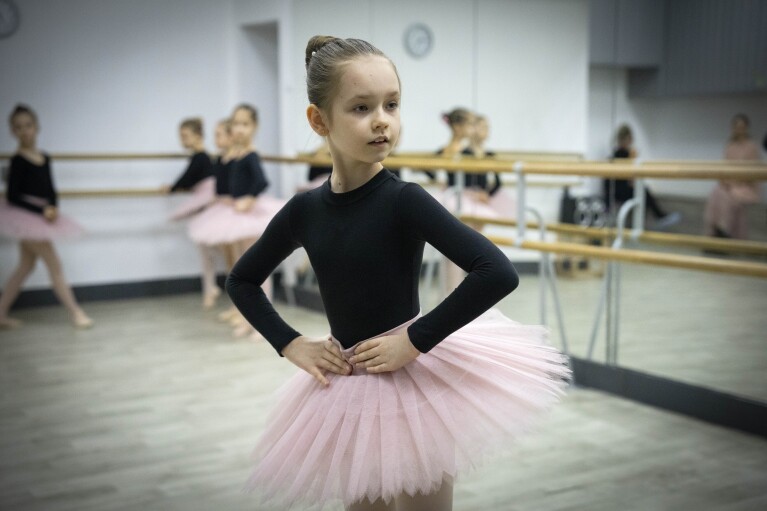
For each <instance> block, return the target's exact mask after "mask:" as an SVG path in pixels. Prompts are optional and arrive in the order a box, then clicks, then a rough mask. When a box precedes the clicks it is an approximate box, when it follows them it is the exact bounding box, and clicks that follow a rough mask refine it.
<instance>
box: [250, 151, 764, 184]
mask: <svg viewBox="0 0 767 511" xmlns="http://www.w3.org/2000/svg"><path fill="white" fill-rule="evenodd" d="M268 158H272V157H265V156H263V157H262V159H263V160H264V161H270V160H269V159H268ZM280 161H282V162H284V163H308V164H311V165H318V166H329V165H331V164H332V161H331V159H330V158H322V157H316V156H298V157H296V158H282V159H281V160H280ZM383 164H384V166H385V167H387V168H391V169H399V168H405V167H406V168H410V169H415V170H446V171H449V172H450V171H453V172H466V173H485V172H500V173H504V172H515V171H516V166H517V165H518V164H519V165H520V166H521V168H520V171H521V173H523V174H527V175H530V174H541V175H565V176H582V177H608V178H622V179H633V178H657V179H712V180H719V179H730V180H732V179H737V180H741V181H767V165H764V164H760V165H746V166H744V165H730V164H727V165H716V166H713V165H712V166H709V167H707V168H701V166H699V165H698V166H696V165H694V164H692V165H690V164H685V163H676V164H667V165H651V166H643V165H640V164H634V163H620V162H618V163H611V162H603V161H583V162H541V161H538V162H533V161H520V162H511V161H502V160H496V159H492V158H488V159H475V158H465V159H459V160H454V159H453V158H441V157H431V158H405V157H400V156H390V157H389V158H386V159H385V160H384V161H383Z"/></svg>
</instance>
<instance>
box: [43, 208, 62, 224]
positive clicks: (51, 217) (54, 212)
mask: <svg viewBox="0 0 767 511" xmlns="http://www.w3.org/2000/svg"><path fill="white" fill-rule="evenodd" d="M58 216H59V210H58V208H56V206H45V207H44V208H43V217H45V219H46V220H48V221H49V222H53V221H55V220H56V218H58Z"/></svg>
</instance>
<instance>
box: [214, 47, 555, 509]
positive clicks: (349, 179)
mask: <svg viewBox="0 0 767 511" xmlns="http://www.w3.org/2000/svg"><path fill="white" fill-rule="evenodd" d="M305 63H306V68H307V89H308V95H309V102H310V105H309V107H308V108H307V118H308V121H309V124H310V126H311V127H312V129H313V130H314V131H315V132H316V133H317V134H319V135H320V136H324V137H327V140H328V143H329V146H330V152H331V156H332V159H333V172H332V174H331V176H330V178H329V179H328V180H327V181H326V182H325V183H324V184H323V185H322V186H321V187H320V188H318V189H315V190H309V191H307V192H303V193H300V194H297V195H296V196H294V197H293V198H292V199H291V200H290V201H289V202H288V204H287V205H286V206H285V207H284V208H283V209H282V210H281V211H280V212H279V213H278V214H277V216H276V217H275V218H274V220H272V222H271V223H270V224H269V227H268V228H267V230H266V232H265V233H264V234H263V236H261V238H260V239H259V240H258V241H257V242H256V243H255V244H254V245H253V246H252V247H251V248H250V249H248V251H247V252H246V253H245V255H243V257H242V258H241V259H240V260H239V261H238V262H237V264H236V265H235V267H234V269H233V270H232V273H231V274H230V276H229V278H228V280H227V291H228V292H229V295H230V296H231V297H232V300H233V302H234V303H235V305H237V307H238V308H239V309H240V310H241V311H242V312H243V314H244V315H245V317H246V318H247V319H248V321H250V322H251V323H252V324H253V325H254V326H255V327H256V328H257V329H258V331H259V332H261V333H262V334H263V335H264V337H265V338H266V339H267V340H268V341H269V342H270V343H271V344H272V346H273V347H274V349H275V350H276V351H277V353H278V354H280V355H281V356H284V357H285V358H287V359H288V360H289V361H291V362H292V363H294V364H295V365H297V366H298V367H299V368H301V369H302V370H303V371H301V372H299V373H297V374H296V375H295V376H294V377H293V378H292V379H291V380H290V381H289V382H288V383H287V384H286V386H285V387H284V388H283V389H282V391H281V393H280V396H281V401H280V403H279V406H278V408H277V410H276V411H275V412H274V414H273V415H272V416H271V417H270V419H269V420H268V423H267V426H266V430H265V432H264V434H263V436H262V438H261V441H260V442H259V445H258V446H257V447H256V452H255V457H256V462H257V466H256V469H255V471H254V473H253V475H252V477H251V479H250V485H251V487H252V488H254V489H257V490H259V491H260V492H261V494H262V496H263V497H266V498H275V499H279V500H280V501H281V502H282V504H283V506H282V507H281V508H286V507H288V506H290V505H293V504H298V503H299V502H301V503H305V504H313V505H319V506H320V507H321V506H322V505H323V504H324V503H326V502H328V501H332V500H339V499H340V500H341V501H343V503H344V505H345V506H346V509H349V510H355V511H361V510H380V509H390V510H391V509H397V510H399V511H407V510H425V509H428V510H431V511H445V510H448V509H451V507H452V498H453V497H452V492H453V489H452V484H453V478H454V477H455V476H456V475H457V474H458V473H459V472H460V471H462V470H464V469H468V468H469V467H473V466H475V465H476V463H477V462H479V461H480V459H481V458H482V457H483V455H484V454H489V453H492V452H498V451H499V450H500V449H501V448H502V446H503V445H504V444H505V440H508V439H510V438H513V437H515V436H516V435H517V434H518V433H519V432H520V431H521V430H522V429H524V428H525V426H527V425H528V424H529V423H530V421H531V419H532V418H533V417H534V416H536V415H537V414H538V412H539V411H541V410H542V409H543V408H545V407H547V406H548V405H550V404H552V403H554V402H555V401H556V400H557V399H558V396H559V395H560V394H561V393H562V390H563V386H564V383H563V379H564V378H566V377H567V376H568V369H567V367H566V366H565V359H564V357H563V356H562V355H561V354H560V353H558V352H557V351H556V350H555V349H554V348H552V347H550V346H548V345H547V344H546V343H545V341H544V339H545V335H546V334H545V330H544V329H543V328H541V327H528V326H524V325H520V324H518V323H515V322H514V321H511V320H510V319H508V318H506V317H505V316H503V315H502V314H501V313H500V312H498V311H490V312H487V311H488V309H489V308H490V307H492V306H493V305H494V304H495V303H496V302H497V301H498V300H500V299H501V298H503V297H504V296H505V295H506V294H508V293H509V292H511V291H512V290H513V289H514V288H515V287H516V286H517V284H518V277H517V274H516V271H515V270H514V267H513V266H512V265H511V263H510V262H509V260H508V259H507V258H506V257H505V256H504V255H503V253H502V252H501V251H500V250H499V249H498V248H497V247H495V246H494V245H493V244H492V243H490V242H489V241H488V240H487V239H486V238H484V237H483V236H482V235H481V234H479V233H478V232H476V231H474V230H472V229H471V228H469V227H467V226H465V225H463V224H462V223H461V222H460V221H458V220H457V219H456V218H455V217H454V216H453V215H452V214H451V213H450V212H449V211H447V210H446V209H444V208H443V207H442V206H441V205H440V204H439V203H438V202H437V201H436V200H434V199H433V198H432V197H431V196H430V195H429V194H428V193H427V192H426V191H424V190H423V188H421V187H420V186H419V185H417V184H414V183H405V182H403V181H401V180H400V179H399V178H397V177H396V176H394V175H393V174H392V173H391V172H390V171H389V170H388V169H385V168H383V166H382V165H381V163H380V162H381V161H382V160H383V159H384V158H386V156H387V155H388V154H389V153H390V152H391V150H392V148H393V147H394V145H395V143H396V141H397V138H398V136H399V131H400V114H399V105H400V82H399V77H398V75H397V71H396V68H395V67H394V64H393V63H392V62H391V61H390V60H389V59H388V58H387V57H386V56H385V55H384V54H383V53H382V52H381V51H380V50H378V49H377V48H375V47H374V46H372V45H371V44H369V43H367V42H365V41H361V40H359V39H337V38H334V37H324V36H315V37H313V38H312V39H311V40H310V41H309V44H308V45H307V48H306V57H305ZM425 242H428V243H430V244H432V245H433V246H435V247H436V248H437V249H439V250H440V251H441V252H443V253H444V254H445V255H446V256H448V257H449V258H450V259H451V260H453V261H455V262H456V264H458V265H459V266H460V267H461V268H463V269H464V270H465V271H467V272H468V276H467V277H466V279H464V281H463V282H462V283H461V285H460V286H458V288H457V289H456V290H455V291H454V292H453V293H452V294H451V295H450V296H448V297H447V298H446V299H445V300H444V301H443V302H442V303H440V304H439V305H438V306H437V307H436V308H435V309H434V310H432V311H431V312H429V313H428V314H426V315H423V316H422V315H421V313H420V312H419V311H420V305H419V302H418V282H419V274H420V268H421V260H422V255H423V249H424V243H425ZM300 246H303V247H304V248H305V249H306V251H307V253H308V255H309V257H310V259H311V261H312V266H313V267H314V269H315V272H316V274H317V280H318V283H319V287H320V292H321V294H322V300H323V304H324V306H325V311H326V313H327V316H328V321H329V324H330V327H331V335H330V336H327V337H323V338H310V337H306V336H303V335H301V334H300V333H299V332H297V331H296V330H294V329H293V328H291V327H290V326H289V325H287V324H286V323H285V322H284V321H283V320H282V318H280V316H279V314H278V313H277V311H275V310H274V308H273V307H272V304H271V302H270V301H269V299H268V297H267V296H266V295H265V293H264V291H263V289H262V288H261V286H262V285H263V283H264V282H265V281H266V280H267V279H268V278H269V275H270V273H271V272H272V271H273V270H274V269H275V268H276V267H277V265H279V264H280V262H281V261H283V260H284V259H285V258H286V257H287V256H288V255H289V254H290V253H291V252H293V251H294V250H295V249H296V248H298V247H300Z"/></svg>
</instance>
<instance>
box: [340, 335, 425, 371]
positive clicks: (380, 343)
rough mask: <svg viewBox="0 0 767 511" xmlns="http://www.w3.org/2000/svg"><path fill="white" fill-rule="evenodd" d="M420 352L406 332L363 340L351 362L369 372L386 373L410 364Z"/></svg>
mask: <svg viewBox="0 0 767 511" xmlns="http://www.w3.org/2000/svg"><path fill="white" fill-rule="evenodd" d="M420 354H421V352H420V351H418V350H417V349H416V347H415V346H413V343H411V342H410V336H408V334H407V332H404V333H401V334H396V335H385V336H383V337H377V338H375V339H371V340H369V341H365V342H363V343H362V344H360V345H359V346H357V349H355V350H354V356H353V357H352V358H350V359H349V362H350V363H351V364H354V366H355V367H357V368H358V369H363V368H364V369H367V371H368V372H369V373H385V372H389V371H396V370H397V369H399V368H400V367H402V366H404V365H407V364H409V363H410V362H412V361H413V360H415V359H416V358H417V357H418V355H420Z"/></svg>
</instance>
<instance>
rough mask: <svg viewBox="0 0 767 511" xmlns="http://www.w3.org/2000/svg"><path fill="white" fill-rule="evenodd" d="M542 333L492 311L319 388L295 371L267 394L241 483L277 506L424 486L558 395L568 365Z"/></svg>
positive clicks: (447, 476) (462, 467) (510, 433)
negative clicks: (380, 368) (415, 352)
mask: <svg viewBox="0 0 767 511" xmlns="http://www.w3.org/2000/svg"><path fill="white" fill-rule="evenodd" d="M412 321H415V319H414V320H412ZM412 321H411V322H412ZM411 322H408V323H406V324H405V325H402V326H400V327H398V328H396V329H394V330H392V331H390V332H386V333H385V334H381V335H387V334H390V333H392V332H395V331H399V330H401V329H405V328H406V327H407V326H408V325H409V324H410V323H411ZM546 338H547V333H546V330H545V329H544V328H543V327H539V326H527V325H522V324H519V323H516V322H514V321H512V320H510V319H509V318H507V317H505V316H504V315H503V314H501V313H500V312H499V311H497V310H491V311H488V312H487V313H485V314H484V315H483V316H481V317H480V318H477V319H476V320H475V321H473V322H471V323H470V324H468V325H466V326H465V327H463V328H461V329H459V330H458V331H456V332H455V333H453V334H452V335H450V336H449V337H447V338H446V339H444V340H443V341H442V342H441V343H439V344H438V345H437V346H436V347H434V348H433V349H432V350H431V351H429V352H428V353H425V354H421V355H420V356H419V357H418V358H417V359H415V360H414V361H413V362H411V363H410V364H408V365H406V366H405V367H403V368H401V369H399V370H397V371H395V372H391V373H382V374H367V372H366V371H365V370H357V369H355V372H354V373H353V374H352V375H350V376H341V375H335V374H333V373H327V375H326V376H327V378H328V380H329V381H330V385H329V386H328V387H323V386H322V385H320V384H319V383H317V382H316V381H315V380H314V379H313V378H312V377H311V376H310V375H309V374H307V373H305V372H303V371H302V372H299V373H297V374H296V375H295V376H293V377H292V378H291V379H290V380H289V381H288V382H287V383H286V384H285V385H284V386H283V387H282V388H281V389H280V390H279V391H278V397H279V405H278V408H277V409H276V410H275V411H274V412H272V414H271V416H270V417H269V419H268V421H267V426H266V429H265V432H264V434H263V436H262V437H261V439H260V441H259V443H258V445H257V447H256V449H255V452H254V457H255V462H256V467H255V470H254V472H253V474H252V476H251V478H250V479H249V481H248V485H247V488H248V489H250V490H252V491H254V492H256V495H257V496H258V497H260V498H261V499H263V500H264V501H273V502H274V503H276V504H277V505H279V506H281V507H283V508H288V507H290V506H293V505H298V504H303V505H308V504H312V505H318V506H319V507H322V506H324V505H325V504H326V503H330V502H338V501H339V500H340V501H342V502H343V504H344V505H347V506H348V505H350V504H352V503H354V502H358V501H360V500H362V499H363V498H365V497H366V498H368V499H370V500H371V501H375V500H376V499H378V498H383V499H384V500H385V501H387V502H388V501H389V500H390V499H392V498H393V497H395V496H397V495H399V494H402V493H403V492H404V493H407V494H410V495H415V494H416V493H421V494H429V493H433V492H434V491H436V490H437V489H439V487H440V486H441V485H442V482H443V481H452V480H453V478H455V477H456V476H457V475H458V474H459V473H462V472H464V471H466V470H468V469H471V468H473V467H476V466H477V465H478V464H479V462H481V461H482V460H483V458H485V457H486V455H489V454H494V453H498V452H499V451H501V452H502V450H503V448H504V446H506V447H508V444H509V441H510V440H512V439H514V438H515V437H516V436H518V435H519V434H520V433H522V432H523V431H524V430H526V429H528V428H529V427H530V426H531V424H532V423H533V422H534V420H535V419H536V418H537V417H538V416H539V415H540V413H541V412H542V411H544V410H545V409H547V408H549V407H550V406H551V405H553V404H554V403H556V402H557V401H558V400H559V399H560V398H561V397H562V395H563V394H564V390H565V387H566V385H567V382H568V380H569V378H570V370H569V368H568V366H567V360H566V357H565V356H564V355H562V354H561V353H560V352H558V351H557V350H556V349H555V348H553V347H551V346H550V345H549V344H548V343H547V340H546ZM334 342H337V341H334ZM339 346H340V343H339ZM353 350H354V348H350V349H348V350H344V356H345V357H347V358H349V357H351V356H352V354H353Z"/></svg>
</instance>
